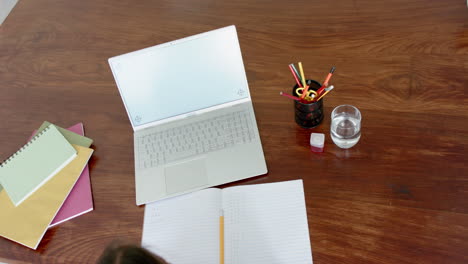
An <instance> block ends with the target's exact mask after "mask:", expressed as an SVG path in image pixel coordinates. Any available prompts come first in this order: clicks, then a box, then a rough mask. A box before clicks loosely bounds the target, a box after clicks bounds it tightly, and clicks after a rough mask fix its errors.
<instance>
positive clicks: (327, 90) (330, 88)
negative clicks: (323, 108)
mask: <svg viewBox="0 0 468 264" xmlns="http://www.w3.org/2000/svg"><path fill="white" fill-rule="evenodd" d="M333 88H335V87H334V86H333V85H330V86H328V87H327V88H325V93H323V94H322V95H321V96H320V97H319V98H317V100H315V101H317V102H318V101H320V99H322V98H323V97H324V96H325V95H327V93H329V92H330V91H331V90H333Z"/></svg>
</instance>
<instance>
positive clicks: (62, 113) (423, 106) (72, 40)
mask: <svg viewBox="0 0 468 264" xmlns="http://www.w3.org/2000/svg"><path fill="white" fill-rule="evenodd" d="M231 24H235V25H236V26H237V30H238V35H239V41H240V44H241V49H242V52H243V57H244V63H245V68H246V72H247V77H248V80H249V85H250V90H251V94H252V99H253V103H254V107H255V111H256V117H257V121H258V126H259V130H260V134H261V138H262V142H263V148H264V152H265V157H266V161H267V164H268V169H269V173H268V174H267V175H265V176H261V177H256V178H253V179H250V180H245V181H241V182H238V183H234V184H231V185H237V184H254V183H266V182H276V181H284V180H292V179H303V181H304V188H305V195H306V203H307V213H308V220H309V228H310V239H311V244H312V251H313V258H314V263H315V264H321V263H468V159H467V157H468V155H467V154H466V151H467V149H468V139H467V138H468V124H467V121H468V120H467V116H468V107H467V105H468V97H467V94H466V93H467V90H468V89H467V86H468V10H467V8H466V4H465V3H464V1H458V0H445V1H436V0H409V1H408V0H395V1H386V2H383V1H374V0H353V1H351V0H337V1H319V0H297V1H262V0H260V1H247V0H239V1H207V0H201V1H184V0H171V1H168V0H158V1H156V0H155V1H149V0H141V1H128V0H123V1H110V0H92V1H91V0H81V1H51V0H34V1H33V0H20V1H19V3H18V4H17V6H16V7H15V8H14V10H13V11H12V13H11V14H10V16H9V17H8V18H7V19H6V21H5V22H4V24H3V25H1V26H0V105H1V107H0V118H1V120H2V122H0V130H1V131H2V132H1V136H0V143H1V146H2V147H1V148H0V158H1V159H3V158H6V157H7V156H9V155H10V154H11V153H13V152H15V150H16V149H17V148H19V146H21V145H22V144H23V143H24V142H25V140H26V139H27V138H28V136H29V135H30V133H31V131H32V130H34V129H36V128H37V127H38V126H39V125H40V124H41V123H42V121H44V120H48V121H51V122H53V123H55V124H58V125H61V126H64V127H67V126H71V125H73V124H75V123H77V122H80V121H82V122H84V125H85V129H86V134H87V135H88V136H89V137H91V138H93V139H94V140H95V143H94V146H93V148H94V149H95V153H94V155H93V157H92V159H91V161H90V173H91V179H92V187H93V195H94V204H95V210H94V211H93V212H91V213H88V214H85V215H83V216H81V217H78V218H75V219H73V220H71V221H68V222H66V223H63V224H61V225H59V226H56V227H54V228H52V229H50V230H49V231H48V232H47V233H46V235H45V237H44V239H43V241H42V242H41V243H40V245H39V248H38V250H37V251H33V250H30V249H27V248H25V247H23V246H20V245H18V244H16V243H13V242H10V241H8V240H6V239H3V238H1V239H0V262H1V261H4V262H8V263H24V262H25V263H31V262H33V263H39V262H40V263H93V262H95V260H96V259H97V258H98V256H99V255H100V254H101V252H102V250H103V249H104V248H105V246H106V245H107V244H108V243H109V242H111V241H113V240H114V239H121V240H126V241H129V242H134V243H139V242H140V240H141V232H142V224H143V212H144V207H137V206H135V189H134V188H135V186H134V162H133V138H132V129H131V126H130V122H129V120H128V117H127V114H126V112H125V108H124V106H123V103H122V100H121V98H120V96H119V93H118V90H117V87H116V85H115V82H114V79H113V77H112V74H111V71H110V69H109V66H108V63H107V59H108V58H109V57H112V56H115V55H120V54H123V53H126V52H130V51H134V50H138V49H141V48H144V47H149V46H153V45H156V44H160V43H164V42H167V41H171V40H175V39H179V38H182V37H185V36H189V35H193V34H197V33H201V32H204V31H208V30H212V29H216V28H220V27H223V26H227V25H231ZM298 61H302V62H303V63H304V67H305V71H306V74H307V76H308V77H309V78H313V79H317V80H319V81H322V80H323V78H324V77H325V75H326V73H327V71H328V70H329V69H330V67H331V66H333V65H335V66H336V67H337V70H336V74H335V75H334V77H333V78H332V81H331V84H333V85H334V86H335V90H334V91H333V92H332V93H330V94H329V95H328V96H327V97H326V99H325V101H324V106H325V120H324V122H323V124H322V125H320V126H319V127H317V128H315V129H313V130H307V129H303V128H300V127H298V126H297V125H296V124H295V122H294V117H293V106H292V102H291V101H290V100H289V99H287V98H284V97H281V96H279V92H280V91H288V90H290V89H291V87H292V85H293V84H294V80H293V78H292V76H291V74H290V72H289V70H288V67H287V66H288V64H289V63H292V62H298ZM340 104H352V105H355V106H357V107H358V108H359V109H360V110H361V113H362V116H363V121H362V137H361V140H360V142H359V143H358V144H357V145H356V146H355V147H354V148H351V149H349V150H342V149H339V148H338V147H336V146H335V145H334V144H333V142H332V141H331V138H330V136H329V133H330V117H329V116H330V113H331V110H332V109H333V108H334V107H335V106H337V105H340ZM311 132H318V133H325V134H326V144H325V152H324V153H322V154H315V153H312V152H311V151H310V150H309V148H308V142H309V136H310V133H311ZM0 211H1V210H0ZM0 217H4V216H3V215H1V216H0Z"/></svg>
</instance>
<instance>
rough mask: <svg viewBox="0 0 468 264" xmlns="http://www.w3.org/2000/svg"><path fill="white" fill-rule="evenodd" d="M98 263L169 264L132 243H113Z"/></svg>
mask: <svg viewBox="0 0 468 264" xmlns="http://www.w3.org/2000/svg"><path fill="white" fill-rule="evenodd" d="M97 263H98V264H168V263H167V262H166V261H164V259H162V258H161V257H158V256H155V255H153V254H152V253H150V252H149V251H148V250H146V249H144V248H142V247H140V246H136V245H131V244H120V243H115V242H114V243H111V244H110V245H109V246H108V247H107V248H106V249H105V250H104V252H103V253H102V255H101V257H100V258H99V260H98V262H97Z"/></svg>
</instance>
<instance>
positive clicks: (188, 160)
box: [109, 26, 267, 205]
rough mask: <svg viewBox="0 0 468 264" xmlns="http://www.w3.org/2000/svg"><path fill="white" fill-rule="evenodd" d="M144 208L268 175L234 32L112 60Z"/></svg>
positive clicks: (221, 31)
mask: <svg viewBox="0 0 468 264" xmlns="http://www.w3.org/2000/svg"><path fill="white" fill-rule="evenodd" d="M109 64H110V67H111V69H112V73H113V75H114V78H115V81H116V83H117V87H118V88H119V91H120V95H121V96H122V100H123V102H124V105H125V108H126V110H127V113H128V116H129V118H130V122H131V124H132V127H133V131H134V149H135V183H136V203H137V205H141V204H145V203H148V202H152V201H157V200H160V199H164V198H167V197H171V196H175V195H179V194H183V193H187V192H191V191H194V190H199V189H202V188H206V187H211V186H215V185H220V184H224V183H228V182H232V181H237V180H241V179H245V178H249V177H253V176H258V175H261V174H265V173H267V167H266V163H265V158H264V155H263V150H262V145H261V142H260V136H259V133H258V128H257V123H256V120H255V115H254V110H253V107H252V101H251V98H250V92H249V87H248V83H247V78H246V75H245V70H244V64H243V62H242V54H241V50H240V46H239V41H238V39H237V33H236V28H235V26H228V27H225V28H221V29H217V30H212V31H209V32H205V33H201V34H198V35H194V36H190V37H187V38H183V39H179V40H175V41H172V42H168V43H164V44H160V45H157V46H153V47H149V48H146V49H142V50H139V51H135V52H131V53H127V54H124V55H120V56H116V57H113V58H110V59H109Z"/></svg>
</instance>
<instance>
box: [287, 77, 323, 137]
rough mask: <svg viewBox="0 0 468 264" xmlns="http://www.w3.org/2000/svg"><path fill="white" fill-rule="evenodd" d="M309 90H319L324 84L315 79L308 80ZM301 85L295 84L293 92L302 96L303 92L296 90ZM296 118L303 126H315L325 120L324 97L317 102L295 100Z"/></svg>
mask: <svg viewBox="0 0 468 264" xmlns="http://www.w3.org/2000/svg"><path fill="white" fill-rule="evenodd" d="M307 85H309V90H313V91H317V90H318V89H319V88H320V87H321V86H322V85H321V84H320V83H319V82H317V81H315V80H307ZM297 88H299V85H297V84H296V85H294V87H293V91H292V94H293V95H294V96H297V97H301V94H298V93H297V92H296V89H297ZM294 119H295V120H296V123H297V124H298V125H299V126H301V127H303V128H314V127H316V126H318V125H320V123H322V120H323V99H320V100H319V101H317V102H311V103H303V102H301V101H294Z"/></svg>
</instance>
